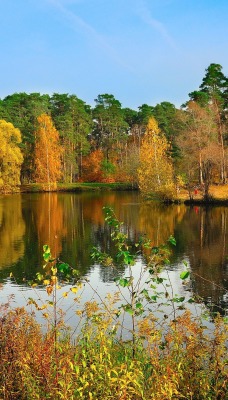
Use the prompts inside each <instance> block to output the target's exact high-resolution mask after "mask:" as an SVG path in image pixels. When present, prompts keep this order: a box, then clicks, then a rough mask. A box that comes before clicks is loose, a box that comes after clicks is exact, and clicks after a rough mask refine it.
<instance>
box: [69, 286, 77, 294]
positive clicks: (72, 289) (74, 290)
mask: <svg viewBox="0 0 228 400" xmlns="http://www.w3.org/2000/svg"><path fill="white" fill-rule="evenodd" d="M70 290H71V292H73V293H77V291H78V287H72V288H71V289H70Z"/></svg>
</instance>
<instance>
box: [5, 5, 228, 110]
mask: <svg viewBox="0 0 228 400" xmlns="http://www.w3.org/2000/svg"><path fill="white" fill-rule="evenodd" d="M0 12H1V23H0V45H1V54H2V55H1V60H0V73H1V84H0V98H1V99H3V98H4V97H6V96H8V95H10V94H13V93H16V92H18V93H19V92H26V93H33V92H39V93H42V94H43V93H48V94H50V95H51V94H53V93H69V94H75V95H76V96H77V97H78V98H80V99H82V100H83V101H84V102H86V103H87V104H89V105H91V106H94V99H96V98H97V96H98V95H99V94H105V93H108V94H112V95H114V97H115V98H116V99H117V100H119V101H120V103H121V104H122V107H129V108H132V109H135V110H137V109H138V107H139V106H141V105H142V104H148V105H152V106H155V105H156V104H157V103H160V102H162V101H169V102H171V103H173V104H174V105H175V106H176V107H179V106H180V105H181V104H183V103H184V102H186V101H187V100H188V94H189V93H190V92H192V91H193V90H197V89H198V88H199V85H200V84H201V82H202V79H203V77H204V75H205V69H206V68H207V67H208V66H209V65H210V64H211V63H216V64H220V65H221V66H222V67H223V73H224V74H225V75H226V76H228V0H0Z"/></svg>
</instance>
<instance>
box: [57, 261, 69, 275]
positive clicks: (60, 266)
mask: <svg viewBox="0 0 228 400" xmlns="http://www.w3.org/2000/svg"><path fill="white" fill-rule="evenodd" d="M57 269H58V271H59V272H62V273H63V274H66V273H67V272H69V269H70V266H69V264H67V263H61V264H58V265H57Z"/></svg>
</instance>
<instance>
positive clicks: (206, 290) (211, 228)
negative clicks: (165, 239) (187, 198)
mask: <svg viewBox="0 0 228 400" xmlns="http://www.w3.org/2000/svg"><path fill="white" fill-rule="evenodd" d="M227 217H228V210H227V208H225V207H210V208H208V207H207V208H205V207H193V208H188V210H187V213H186V215H185V216H184V218H183V220H182V221H181V222H180V223H179V224H178V225H177V226H176V229H175V236H176V238H177V243H178V241H179V239H180V242H182V243H181V244H182V247H183V248H185V254H186V255H187V256H188V259H189V262H190V266H191V270H192V272H193V289H194V292H195V293H197V294H198V295H199V296H200V297H202V298H203V299H204V300H205V302H206V303H207V304H208V305H211V306H212V307H215V306H216V307H220V306H221V307H223V306H224V296H225V294H226V292H227V289H228V281H227V272H228V271H227V267H228V263H227ZM181 237H182V239H181ZM213 304H214V305H215V306H214V305H213ZM216 307H215V309H216Z"/></svg>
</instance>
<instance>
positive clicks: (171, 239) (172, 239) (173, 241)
mask: <svg viewBox="0 0 228 400" xmlns="http://www.w3.org/2000/svg"><path fill="white" fill-rule="evenodd" d="M168 242H169V243H170V244H172V245H173V246H176V244H177V242H176V239H175V238H174V237H173V236H172V235H171V236H170V237H169V239H168Z"/></svg>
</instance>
